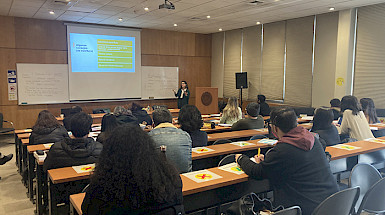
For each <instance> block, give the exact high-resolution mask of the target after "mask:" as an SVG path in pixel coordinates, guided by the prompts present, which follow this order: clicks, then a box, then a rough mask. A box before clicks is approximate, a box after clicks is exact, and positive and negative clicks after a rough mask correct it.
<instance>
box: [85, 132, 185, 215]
mask: <svg viewBox="0 0 385 215" xmlns="http://www.w3.org/2000/svg"><path fill="white" fill-rule="evenodd" d="M167 150H168V149H167ZM160 153H161V152H160V149H159V148H157V147H155V143H154V142H153V140H152V139H151V138H150V137H149V136H148V135H147V134H146V132H144V131H142V130H141V129H140V128H139V127H137V126H135V127H132V126H131V125H123V126H120V127H118V128H116V129H115V130H114V132H113V133H112V135H111V138H109V139H108V140H107V142H106V144H105V145H104V148H103V151H102V153H101V154H100V158H99V161H97V163H96V168H95V172H94V174H93V175H92V177H91V183H90V186H89V188H88V189H87V191H86V196H85V198H84V200H83V203H82V211H83V214H85V215H87V214H90V215H91V214H175V215H176V214H179V212H181V214H184V211H183V205H182V204H183V196H182V181H181V178H180V176H179V173H178V171H177V170H176V169H175V167H174V166H173V165H171V164H170V163H169V162H168V161H167V160H166V159H164V157H162V155H161V154H160ZM123 157H124V158H125V159H122V158H123ZM174 208H175V209H177V210H176V211H174Z"/></svg>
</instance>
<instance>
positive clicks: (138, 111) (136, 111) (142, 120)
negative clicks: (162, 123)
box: [131, 102, 152, 125]
mask: <svg viewBox="0 0 385 215" xmlns="http://www.w3.org/2000/svg"><path fill="white" fill-rule="evenodd" d="M131 112H132V115H134V116H135V117H136V118H137V121H136V122H137V123H138V124H143V125H152V119H151V116H150V115H148V113H147V111H145V110H143V107H142V106H140V105H139V104H137V103H135V102H134V103H132V105H131Z"/></svg>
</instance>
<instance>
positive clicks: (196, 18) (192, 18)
mask: <svg viewBox="0 0 385 215" xmlns="http://www.w3.org/2000/svg"><path fill="white" fill-rule="evenodd" d="M190 20H191V21H202V20H204V19H203V18H199V17H191V18H190Z"/></svg>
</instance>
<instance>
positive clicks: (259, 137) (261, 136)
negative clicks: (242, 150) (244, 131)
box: [250, 134, 267, 140]
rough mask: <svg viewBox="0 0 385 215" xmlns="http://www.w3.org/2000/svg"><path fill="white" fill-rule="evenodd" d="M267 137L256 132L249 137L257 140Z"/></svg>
mask: <svg viewBox="0 0 385 215" xmlns="http://www.w3.org/2000/svg"><path fill="white" fill-rule="evenodd" d="M265 138H267V137H266V136H265V135H261V134H257V135H254V136H252V137H251V138H250V140H258V139H265Z"/></svg>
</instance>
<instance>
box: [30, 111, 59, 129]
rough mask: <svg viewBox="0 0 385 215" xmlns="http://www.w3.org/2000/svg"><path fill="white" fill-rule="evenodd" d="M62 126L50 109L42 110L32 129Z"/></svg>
mask: <svg viewBox="0 0 385 215" xmlns="http://www.w3.org/2000/svg"><path fill="white" fill-rule="evenodd" d="M59 126H60V123H59V121H57V119H56V118H55V116H54V115H52V113H51V112H49V111H48V110H42V111H40V113H39V115H38V117H37V120H36V123H35V125H34V126H33V127H32V129H33V130H34V129H39V128H40V129H41V128H57V127H59Z"/></svg>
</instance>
